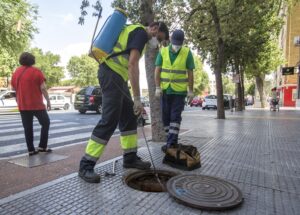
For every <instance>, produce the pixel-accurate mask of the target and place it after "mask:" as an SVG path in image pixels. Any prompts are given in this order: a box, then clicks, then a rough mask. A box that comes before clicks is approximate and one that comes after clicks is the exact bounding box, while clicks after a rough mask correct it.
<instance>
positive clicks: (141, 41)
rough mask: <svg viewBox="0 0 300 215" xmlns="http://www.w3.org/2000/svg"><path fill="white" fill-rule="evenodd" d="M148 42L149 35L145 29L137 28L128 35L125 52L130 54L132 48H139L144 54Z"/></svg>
mask: <svg viewBox="0 0 300 215" xmlns="http://www.w3.org/2000/svg"><path fill="white" fill-rule="evenodd" d="M147 42H148V35H147V32H146V31H145V29H143V28H136V29H135V30H133V31H132V32H130V33H129V35H128V42H127V47H126V51H125V53H127V54H129V53H130V50H131V49H137V50H138V51H139V52H140V54H141V55H142V52H143V49H144V47H145V45H146V43H147Z"/></svg>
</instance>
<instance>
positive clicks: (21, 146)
mask: <svg viewBox="0 0 300 215" xmlns="http://www.w3.org/2000/svg"><path fill="white" fill-rule="evenodd" d="M91 133H92V131H90V132H85V133H79V134H75V135H74V134H72V135H66V136H63V137H55V138H50V139H49V141H48V146H51V145H54V144H58V143H64V142H67V141H73V140H74V141H75V140H76V139H83V138H89V137H90V136H91ZM38 142H39V140H36V141H34V145H35V146H37V145H38ZM24 149H27V147H26V143H25V142H24V143H20V144H14V145H9V146H1V147H0V155H1V154H4V153H9V152H15V151H21V150H24Z"/></svg>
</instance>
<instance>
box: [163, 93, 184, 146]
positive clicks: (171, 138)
mask: <svg viewBox="0 0 300 215" xmlns="http://www.w3.org/2000/svg"><path fill="white" fill-rule="evenodd" d="M184 100H185V96H182V95H167V94H166V93H163V95H162V97H161V108H162V119H163V124H164V127H165V128H167V127H168V128H169V132H168V137H167V144H168V145H171V144H176V143H178V135H179V130H180V124H181V120H182V118H181V113H182V111H183V109H184Z"/></svg>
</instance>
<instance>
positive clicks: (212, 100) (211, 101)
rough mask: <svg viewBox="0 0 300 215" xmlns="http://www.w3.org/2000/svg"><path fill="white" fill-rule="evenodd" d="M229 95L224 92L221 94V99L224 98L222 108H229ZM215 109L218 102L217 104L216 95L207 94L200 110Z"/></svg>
mask: <svg viewBox="0 0 300 215" xmlns="http://www.w3.org/2000/svg"><path fill="white" fill-rule="evenodd" d="M230 97H231V95H229V94H224V95H223V100H224V108H225V109H229V108H230ZM211 108H213V109H217V108H218V104H217V96H216V95H208V96H206V97H205V98H204V100H203V103H202V110H205V109H211Z"/></svg>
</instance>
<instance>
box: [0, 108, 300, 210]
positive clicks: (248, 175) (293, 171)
mask: <svg viewBox="0 0 300 215" xmlns="http://www.w3.org/2000/svg"><path fill="white" fill-rule="evenodd" d="M258 115H259V114H258ZM292 116H293V114H290V115H288V117H287V118H285V117H281V119H278V118H276V120H275V119H273V118H272V117H270V115H269V113H268V117H267V118H264V115H263V116H255V117H251V116H250V115H249V116H247V117H243V116H242V115H240V116H233V117H228V119H227V120H215V119H213V118H209V117H208V118H205V120H203V121H201V123H202V125H201V124H200V123H198V124H197V125H195V123H194V126H195V127H193V125H191V124H189V125H188V124H186V123H185V124H184V125H185V126H186V127H190V128H194V129H191V130H190V132H187V133H185V134H184V135H182V136H181V141H183V142H185V143H188V144H193V145H195V146H197V147H198V149H199V151H200V152H201V158H202V167H201V168H200V169H196V170H193V171H189V172H186V171H181V170H177V169H173V168H171V167H169V166H167V165H164V164H162V158H163V153H162V152H161V150H160V147H161V144H157V143H152V142H151V143H150V148H151V152H152V155H153V158H154V162H155V165H156V167H157V168H159V169H165V170H173V171H176V172H179V173H181V174H186V173H193V174H201V175H208V176H213V177H218V178H221V179H224V180H226V181H228V182H230V183H232V184H234V185H235V186H237V187H238V188H239V189H240V190H241V191H242V193H243V197H244V202H243V204H242V205H241V206H239V207H238V208H236V209H232V210H228V211H224V212H214V211H212V212H211V211H204V210H199V209H194V208H190V207H187V206H184V205H181V204H179V203H178V202H176V201H175V200H174V199H173V198H172V197H171V196H170V195H169V194H168V193H149V192H142V191H137V190H134V189H132V188H130V187H128V186H126V185H125V184H124V183H123V180H122V179H123V176H124V175H126V174H128V173H129V172H130V171H133V170H125V169H123V167H122V162H123V160H122V157H117V158H115V159H118V160H119V162H117V165H116V176H114V177H104V173H105V171H111V166H112V162H113V160H109V161H107V162H104V163H100V164H99V165H97V166H96V172H98V173H99V174H100V175H101V176H102V178H101V183H100V184H88V183H85V182H84V181H82V180H81V179H80V178H79V177H78V176H77V173H74V174H71V175H69V176H66V177H64V178H60V179H57V180H55V181H52V182H49V183H46V184H43V185H41V186H39V187H36V188H33V189H30V190H27V191H24V192H22V193H18V194H15V195H12V196H10V197H7V198H4V199H1V200H0V214H1V215H2V214H3V215H4V214H5V215H6V214H135V215H136V214H147V215H148V214H162V215H169V214H172V215H173V214H178V215H179V214H180V215H182V214H186V215H188V214H192V215H193V214H241V215H248V214H249V215H252V214H267V215H273V214H274V215H275V214H277V215H297V214H299V211H300V204H299V203H300V156H299V155H300V138H299V136H300V135H299V126H300V120H299V119H298V120H297V119H296V118H293V117H292ZM295 116H298V115H294V117H295ZM190 117H191V118H193V119H195V116H194V115H191V116H190ZM188 118H189V116H187V118H186V119H187V120H188ZM289 118H293V119H289ZM186 122H187V121H186ZM139 154H140V155H141V156H142V157H144V158H145V159H148V160H149V155H148V152H147V149H146V148H145V147H144V146H143V147H142V148H140V149H139Z"/></svg>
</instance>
